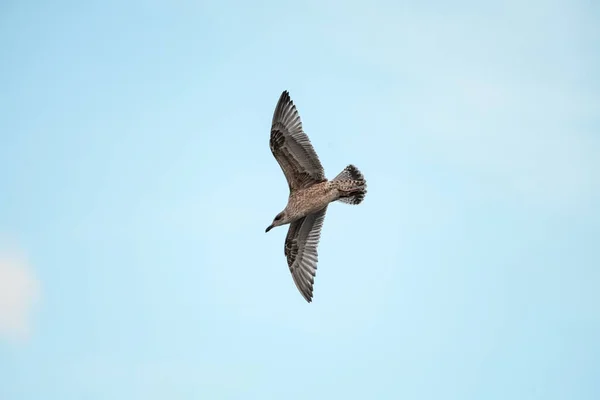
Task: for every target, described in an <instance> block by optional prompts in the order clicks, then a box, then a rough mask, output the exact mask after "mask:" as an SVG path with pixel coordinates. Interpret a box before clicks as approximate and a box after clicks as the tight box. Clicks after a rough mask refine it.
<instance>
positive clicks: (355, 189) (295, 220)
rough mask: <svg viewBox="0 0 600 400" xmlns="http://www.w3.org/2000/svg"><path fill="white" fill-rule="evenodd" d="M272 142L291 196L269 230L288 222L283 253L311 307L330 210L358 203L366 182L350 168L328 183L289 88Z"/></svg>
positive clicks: (282, 99)
mask: <svg viewBox="0 0 600 400" xmlns="http://www.w3.org/2000/svg"><path fill="white" fill-rule="evenodd" d="M269 144H270V147H271V152H272V153H273V156H274V157H275V159H276V160H277V162H278V163H279V166H280V167H281V169H282V170H283V174H284V175H285V178H286V180H287V183H288V186H289V190H290V194H289V198H288V203H287V205H286V207H285V209H284V210H283V211H282V212H280V213H279V214H277V215H276V216H275V218H274V219H273V223H272V224H271V225H269V226H268V227H267V229H266V230H265V232H269V231H270V230H271V229H273V228H274V227H276V226H281V225H286V224H290V227H289V230H288V233H287V237H286V238H285V247H284V254H285V257H286V258H287V263H288V266H289V268H290V272H291V273H292V278H293V279H294V283H295V284H296V287H297V288H298V290H299V291H300V294H301V295H302V297H304V299H305V300H306V301H307V302H309V303H310V302H311V301H312V298H313V285H314V282H315V275H316V272H317V261H318V253H317V247H318V245H319V239H320V237H321V228H322V226H323V220H324V219H325V213H326V212H327V207H328V205H329V203H332V202H334V201H340V202H343V203H346V204H354V205H356V204H360V203H361V202H362V201H363V200H364V198H365V195H366V193H367V182H366V180H365V178H364V176H363V174H362V173H361V172H360V171H359V170H358V168H356V167H355V166H354V165H352V164H350V165H348V166H347V167H346V168H344V170H342V172H340V173H339V174H338V175H337V176H336V177H335V178H334V179H333V180H331V181H329V180H327V178H326V177H325V171H324V170H323V166H322V165H321V162H320V161H319V157H318V156H317V153H316V152H315V150H314V148H313V146H312V144H311V143H310V140H309V139H308V136H307V135H306V133H304V131H303V130H302V122H301V120H300V115H299V114H298V110H297V109H296V106H295V105H294V103H293V101H292V99H291V98H290V94H289V93H288V91H287V90H285V91H284V92H283V93H282V94H281V96H280V97H279V101H278V102H277V106H276V107H275V112H274V113H273V122H272V125H271V139H270V143H269Z"/></svg>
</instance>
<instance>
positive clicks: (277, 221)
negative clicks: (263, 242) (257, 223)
mask: <svg viewBox="0 0 600 400" xmlns="http://www.w3.org/2000/svg"><path fill="white" fill-rule="evenodd" d="M285 216H286V215H285V211H282V212H280V213H279V214H277V215H276V216H275V218H274V219H273V223H272V224H271V225H269V226H268V227H267V229H266V230H265V232H269V231H270V230H271V229H273V228H274V227H276V226H280V225H284V224H286V223H287V221H286V218H285Z"/></svg>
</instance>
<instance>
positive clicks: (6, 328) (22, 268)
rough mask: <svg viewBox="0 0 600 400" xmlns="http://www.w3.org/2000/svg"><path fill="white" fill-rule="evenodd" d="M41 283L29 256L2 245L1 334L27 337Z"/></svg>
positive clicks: (11, 336)
mask: <svg viewBox="0 0 600 400" xmlns="http://www.w3.org/2000/svg"><path fill="white" fill-rule="evenodd" d="M39 295H40V284H39V281H38V279H37V277H36V276H35V274H34V272H33V270H32V269H31V267H30V266H29V264H28V262H27V260H26V259H25V257H24V256H23V255H22V254H20V253H19V252H17V251H13V250H6V249H3V248H0V337H2V336H4V337H7V338H9V339H24V338H26V337H27V336H28V335H29V332H30V319H31V311H32V307H33V305H34V304H35V302H36V301H37V300H38V298H39Z"/></svg>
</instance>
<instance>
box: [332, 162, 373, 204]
mask: <svg viewBox="0 0 600 400" xmlns="http://www.w3.org/2000/svg"><path fill="white" fill-rule="evenodd" d="M332 182H335V183H336V184H337V188H338V190H339V191H340V198H339V199H338V200H339V201H341V202H343V203H347V204H353V205H356V204H360V203H362V201H363V200H364V198H365V195H366V194H367V181H366V180H365V177H364V176H363V174H362V173H361V172H360V171H359V170H358V168H356V167H355V166H354V165H352V164H350V165H348V166H347V167H346V168H344V170H343V171H342V172H340V173H339V174H338V176H336V177H335V178H333V181H332Z"/></svg>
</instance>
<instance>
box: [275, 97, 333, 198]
mask: <svg viewBox="0 0 600 400" xmlns="http://www.w3.org/2000/svg"><path fill="white" fill-rule="evenodd" d="M269 145H270V147H271V152H272V153H273V156H274V157H275V159H276V160H277V162H278V163H279V165H280V166H281V169H282V170H283V173H284V175H285V177H286V179H287V182H288V185H289V188H290V191H294V190H296V189H301V188H305V187H307V186H310V185H312V184H315V183H319V182H323V181H325V180H326V179H325V172H324V170H323V166H322V165H321V162H320V160H319V157H318V156H317V153H316V152H315V149H314V148H313V146H312V144H311V143H310V140H309V139H308V136H307V135H306V133H304V131H303V130H302V121H301V120H300V115H299V114H298V110H297V109H296V106H295V105H294V103H293V101H292V100H291V98H290V95H289V93H288V91H287V90H286V91H284V92H283V93H282V94H281V96H280V97H279V101H278V102H277V106H276V107H275V112H274V113H273V122H272V125H271V139H270V141H269Z"/></svg>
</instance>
